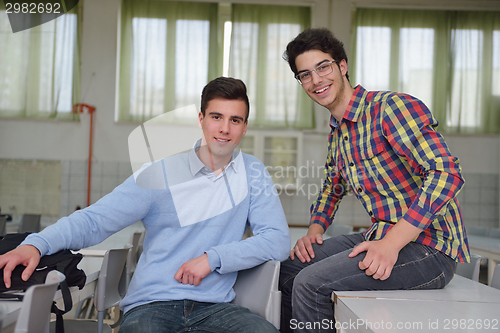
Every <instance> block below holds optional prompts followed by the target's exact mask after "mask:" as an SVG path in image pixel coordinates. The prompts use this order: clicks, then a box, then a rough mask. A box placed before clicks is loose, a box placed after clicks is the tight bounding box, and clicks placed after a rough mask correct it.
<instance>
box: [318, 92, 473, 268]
mask: <svg viewBox="0 0 500 333" xmlns="http://www.w3.org/2000/svg"><path fill="white" fill-rule="evenodd" d="M437 125H438V122H437V120H436V119H435V118H434V117H433V115H432V114H431V112H430V111H429V109H428V108H427V107H426V106H425V105H424V104H423V103H422V102H421V101H420V100H418V99H416V98H414V97H412V96H409V95H406V94H399V93H394V92H382V91H370V92H369V91H366V90H365V89H364V88H363V87H361V86H357V87H356V88H355V92H354V94H353V96H352V98H351V101H350V103H349V106H348V107H347V110H346V112H345V114H344V117H343V119H342V121H341V122H340V123H339V124H337V123H336V122H335V119H334V118H333V117H332V125H331V128H332V130H331V132H330V135H329V147H328V148H329V149H328V156H327V161H326V165H325V173H326V178H325V181H324V183H323V186H322V189H321V191H320V193H319V194H318V197H317V199H316V200H315V201H314V203H313V204H312V206H311V221H310V223H311V224H312V223H318V224H320V225H321V226H322V227H323V228H324V229H325V230H326V229H327V228H328V226H329V225H330V224H331V223H332V221H333V218H334V215H335V212H336V211H337V209H338V207H339V203H340V201H341V199H342V197H343V196H344V195H346V193H347V192H348V191H352V193H354V195H356V197H357V198H358V200H359V201H360V202H361V203H362V204H363V206H364V208H365V209H366V211H367V213H368V215H369V216H370V217H371V221H372V225H371V227H370V228H369V229H368V230H366V231H365V232H364V237H365V239H366V240H378V239H381V238H383V237H384V236H385V234H386V233H387V232H388V231H389V230H390V228H391V227H392V226H394V224H395V223H396V222H397V221H399V220H400V219H401V218H404V219H405V220H406V221H408V222H409V223H411V224H412V225H414V226H415V227H418V228H420V229H422V230H423V231H422V232H421V233H420V234H419V236H418V237H417V238H415V239H414V241H415V242H417V243H421V244H424V245H428V246H431V247H433V248H435V249H437V250H440V251H442V252H444V253H445V254H447V255H449V256H450V257H452V258H453V259H455V260H457V261H460V262H468V261H469V260H470V255H469V249H468V243H467V237H466V234H465V230H464V225H463V222H462V214H461V211H460V207H459V204H458V200H457V198H456V195H457V194H458V192H459V191H460V189H461V188H462V186H463V184H464V180H463V178H462V176H461V168H460V165H459V160H458V158H456V157H453V156H452V155H451V154H450V152H449V150H448V147H447V145H446V143H445V142H444V139H443V137H442V136H441V135H440V134H439V133H438V132H436V131H435V128H436V127H437Z"/></svg>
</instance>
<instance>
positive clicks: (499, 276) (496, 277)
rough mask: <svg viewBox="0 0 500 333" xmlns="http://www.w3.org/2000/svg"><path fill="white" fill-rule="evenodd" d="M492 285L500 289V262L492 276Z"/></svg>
mask: <svg viewBox="0 0 500 333" xmlns="http://www.w3.org/2000/svg"><path fill="white" fill-rule="evenodd" d="M491 286H492V287H493V288H497V289H500V264H498V265H496V266H495V270H494V271H493V277H492V278H491Z"/></svg>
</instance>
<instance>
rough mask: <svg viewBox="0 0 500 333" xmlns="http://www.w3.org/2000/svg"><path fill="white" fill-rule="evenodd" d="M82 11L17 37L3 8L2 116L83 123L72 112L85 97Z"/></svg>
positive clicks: (0, 30)
mask: <svg viewBox="0 0 500 333" xmlns="http://www.w3.org/2000/svg"><path fill="white" fill-rule="evenodd" d="M2 6H3V3H2ZM0 9H2V8H0ZM77 13H78V8H75V9H74V10H73V11H71V13H69V14H65V15H62V16H60V17H58V18H57V19H55V20H52V21H49V22H47V23H44V24H42V25H40V26H37V27H34V28H30V29H27V30H24V31H20V32H16V33H13V32H12V30H11V27H10V23H9V19H8V17H7V14H6V12H5V11H3V10H0V46H1V52H0V116H2V117H28V118H58V119H77V117H78V116H77V115H74V114H73V113H72V112H71V111H72V105H73V104H74V103H76V102H77V101H79V98H80V53H79V42H78V37H77V36H78V32H77V29H78V14H77Z"/></svg>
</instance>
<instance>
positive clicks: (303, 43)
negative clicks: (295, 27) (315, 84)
mask: <svg viewBox="0 0 500 333" xmlns="http://www.w3.org/2000/svg"><path fill="white" fill-rule="evenodd" d="M310 50H319V51H322V52H325V53H328V54H329V55H330V56H331V57H332V58H333V59H334V60H336V61H337V66H338V65H339V63H340V61H341V60H345V62H346V63H347V55H346V53H345V49H344V44H343V43H342V42H341V41H340V40H338V39H337V38H335V37H334V36H333V34H332V32H331V31H330V30H328V29H326V28H311V29H306V30H304V31H302V32H301V33H300V34H299V35H298V36H297V37H295V39H294V40H292V41H291V42H290V43H288V45H287V47H286V51H285V53H283V59H285V60H286V61H287V62H288V64H289V65H290V69H291V70H292V72H293V73H294V74H295V75H297V74H298V71H297V66H296V65H295V59H296V58H297V57H298V56H299V55H301V54H302V53H304V52H307V51H310ZM346 78H347V80H349V74H348V73H346Z"/></svg>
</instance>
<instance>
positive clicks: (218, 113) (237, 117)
mask: <svg viewBox="0 0 500 333" xmlns="http://www.w3.org/2000/svg"><path fill="white" fill-rule="evenodd" d="M208 114H209V115H212V116H224V115H223V114H222V113H220V112H217V111H211V112H209V113H208ZM229 118H231V119H239V120H242V121H243V120H244V119H243V117H240V116H230V117H229Z"/></svg>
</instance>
